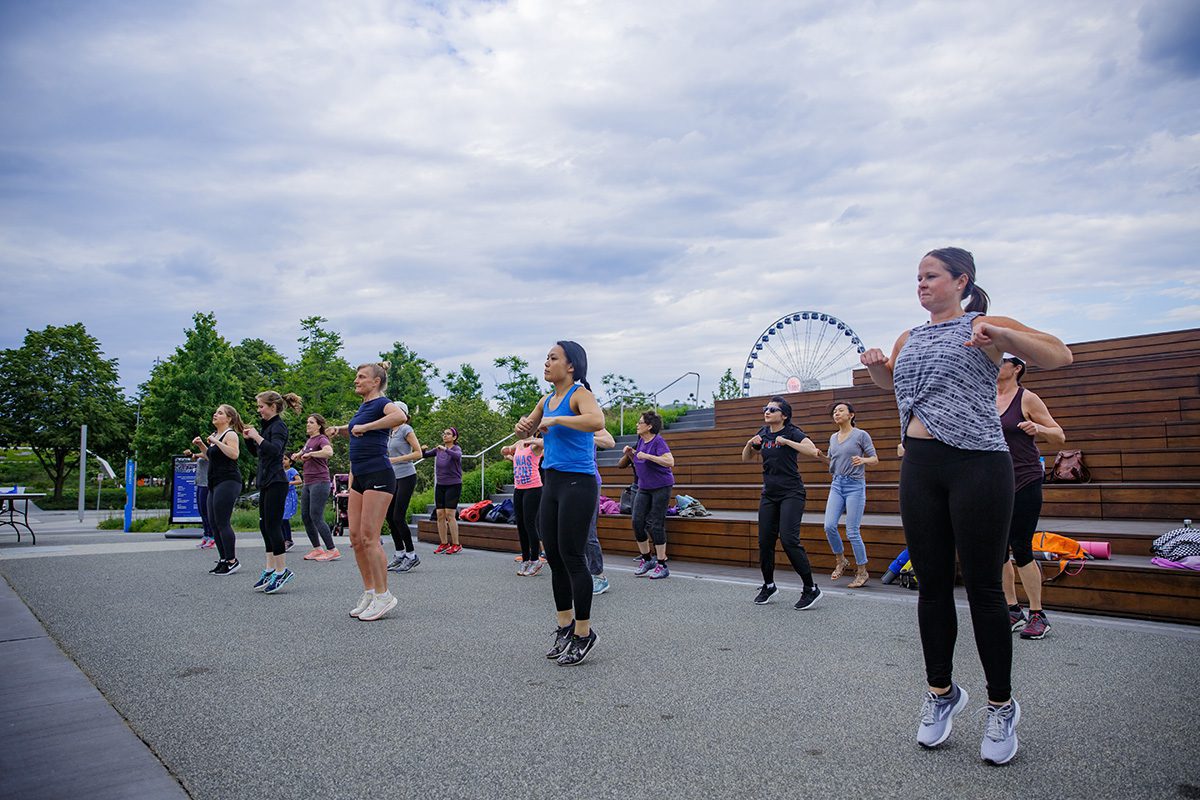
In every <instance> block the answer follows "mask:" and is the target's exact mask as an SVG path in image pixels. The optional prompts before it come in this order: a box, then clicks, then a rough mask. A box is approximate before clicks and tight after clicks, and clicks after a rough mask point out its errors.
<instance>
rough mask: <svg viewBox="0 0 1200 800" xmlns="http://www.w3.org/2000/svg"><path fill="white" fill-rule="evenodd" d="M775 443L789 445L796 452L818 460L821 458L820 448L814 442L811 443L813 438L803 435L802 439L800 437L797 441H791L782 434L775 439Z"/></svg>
mask: <svg viewBox="0 0 1200 800" xmlns="http://www.w3.org/2000/svg"><path fill="white" fill-rule="evenodd" d="M775 443H776V444H781V445H784V446H786V447H790V448H792V449H793V450H795V451H796V452H797V453H800V454H801V455H806V456H809V457H810V458H815V459H817V460H820V459H821V458H822V456H821V450H820V449H819V448H818V447H817V446H816V445H815V444H813V440H812V439H810V438H808V437H807V436H805V437H804V438H803V439H801V440H800V441H798V442H793V441H792V440H791V439H787V438H785V437H783V436H779V437H777V438H776V439H775Z"/></svg>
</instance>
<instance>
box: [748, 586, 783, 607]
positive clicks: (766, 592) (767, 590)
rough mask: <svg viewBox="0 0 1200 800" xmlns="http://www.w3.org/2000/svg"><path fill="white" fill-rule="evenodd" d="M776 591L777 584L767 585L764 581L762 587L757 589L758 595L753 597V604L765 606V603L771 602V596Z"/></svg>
mask: <svg viewBox="0 0 1200 800" xmlns="http://www.w3.org/2000/svg"><path fill="white" fill-rule="evenodd" d="M778 591H779V587H778V586H768V585H767V584H765V583H764V584H763V585H762V588H760V589H759V590H758V596H757V597H755V598H754V604H755V605H759V606H765V605H766V604H767V603H769V602H771V598H772V597H774V596H775V593H776V592H778Z"/></svg>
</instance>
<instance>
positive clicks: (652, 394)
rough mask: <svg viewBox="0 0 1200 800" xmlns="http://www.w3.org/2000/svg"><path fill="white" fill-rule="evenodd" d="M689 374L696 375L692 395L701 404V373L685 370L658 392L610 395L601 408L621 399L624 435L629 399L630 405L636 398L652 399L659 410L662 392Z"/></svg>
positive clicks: (622, 434)
mask: <svg viewBox="0 0 1200 800" xmlns="http://www.w3.org/2000/svg"><path fill="white" fill-rule="evenodd" d="M688 375H695V376H696V394H694V395H692V396H693V397H694V398H695V400H696V405H697V406H699V405H700V373H699V372H685V373H683V374H682V375H680V376H679V377H678V378H676V379H675V380H673V381H671V382H670V383H668V384H667V385H666V386H664V387H662V388H661V389H659V390H658V391H657V392H648V393H639V394H636V395H634V394H623V395H619V396H618V397H610V398H609V399H607V400H605V401H604V402H603V403H601V404H600V408H601V409H604V408H607V407H612V406H613V405H615V404H616V403H617V402H618V401H620V403H621V426H620V431H621V433H620V435H621V436H624V435H625V402H626V401H627V400H628V401H631V402H630V405H632V404H633V403H632V401H635V400H636V401H638V402H645V401H646V400H652V401H653V404H654V410H655V411H656V412H657V411H658V396H659V395H660V394H662V393H663V392H665V391H666V390H667V389H670V388H671V387H672V386H674V385H675V384H677V383H679V382H680V381H681V380H683V379H684V378H686V377H687V376H688Z"/></svg>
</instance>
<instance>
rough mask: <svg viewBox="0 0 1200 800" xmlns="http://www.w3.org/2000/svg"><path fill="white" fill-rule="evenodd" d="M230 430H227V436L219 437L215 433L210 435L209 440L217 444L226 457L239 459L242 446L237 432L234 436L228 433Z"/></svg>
mask: <svg viewBox="0 0 1200 800" xmlns="http://www.w3.org/2000/svg"><path fill="white" fill-rule="evenodd" d="M228 433H229V431H225V434H226V435H225V438H224V439H221V438H218V437H217V435H216V434H215V433H214V434H212V435H211V436H209V437H208V440H209V441H210V442H212V443H213V444H215V445H216V446H217V448H218V449H219V450H220V451H221V452H222V453H224V454H225V457H226V458H231V459H233V460H234V461H237V457H238V456H239V455H240V454H241V448H240V447H238V436H237V434H236V433H234V434H233V436H229V435H228Z"/></svg>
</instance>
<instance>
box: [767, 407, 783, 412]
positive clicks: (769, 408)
mask: <svg viewBox="0 0 1200 800" xmlns="http://www.w3.org/2000/svg"><path fill="white" fill-rule="evenodd" d="M776 411H780V412H781V411H783V409H782V408H778V407H776V406H763V413H764V414H774V413H775V412H776Z"/></svg>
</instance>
